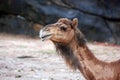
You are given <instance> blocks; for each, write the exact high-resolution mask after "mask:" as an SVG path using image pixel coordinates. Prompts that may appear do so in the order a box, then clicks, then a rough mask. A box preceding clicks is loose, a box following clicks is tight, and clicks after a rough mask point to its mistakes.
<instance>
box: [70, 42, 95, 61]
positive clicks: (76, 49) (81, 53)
mask: <svg viewBox="0 0 120 80" xmlns="http://www.w3.org/2000/svg"><path fill="white" fill-rule="evenodd" d="M70 47H71V49H72V51H73V53H74V55H76V56H77V57H78V58H79V59H80V60H97V58H96V57H95V56H94V54H93V53H92V52H91V51H90V50H89V48H88V47H87V45H86V43H84V44H82V45H79V43H77V42H75V41H73V42H71V43H70Z"/></svg>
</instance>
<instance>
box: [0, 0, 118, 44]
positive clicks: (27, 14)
mask: <svg viewBox="0 0 120 80" xmlns="http://www.w3.org/2000/svg"><path fill="white" fill-rule="evenodd" d="M119 14H120V1H119V0H114V1H113V0H4V1H3V0H1V1H0V31H1V32H9V33H10V32H11V33H17V34H21V33H22V34H26V33H27V34H28V35H31V33H32V34H34V35H33V36H35V35H37V34H38V31H39V29H40V28H37V29H38V30H37V32H35V31H36V30H33V29H34V28H33V27H34V26H32V25H34V23H35V24H36V23H37V24H41V25H46V24H50V23H54V22H56V21H57V20H58V19H59V18H61V17H66V18H69V19H73V18H75V17H77V18H78V19H79V28H80V29H81V30H82V32H83V33H84V34H85V36H86V38H87V39H88V41H100V42H109V43H115V44H120V15H119ZM11 15H12V16H14V18H13V17H9V16H11ZM16 18H17V19H16ZM11 19H12V20H11ZM23 19H24V20H23ZM21 22H22V24H21ZM3 24H4V26H3ZM10 25H11V26H10ZM18 25H19V28H18ZM35 29H36V28H35ZM28 30H29V31H28Z"/></svg>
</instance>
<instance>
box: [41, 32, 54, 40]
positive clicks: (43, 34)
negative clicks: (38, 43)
mask: <svg viewBox="0 0 120 80" xmlns="http://www.w3.org/2000/svg"><path fill="white" fill-rule="evenodd" d="M39 37H40V39H41V40H42V41H45V40H48V39H50V38H51V37H52V34H50V33H48V32H45V31H43V30H41V31H40V33H39Z"/></svg>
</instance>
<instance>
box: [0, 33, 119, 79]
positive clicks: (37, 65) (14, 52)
mask: <svg viewBox="0 0 120 80" xmlns="http://www.w3.org/2000/svg"><path fill="white" fill-rule="evenodd" d="M88 46H89V48H90V49H91V50H92V51H93V52H94V53H95V55H96V56H97V57H98V58H99V59H102V60H104V61H113V60H117V59H119V58H120V54H119V53H120V47H113V46H104V45H96V44H90V43H88ZM0 80H85V79H84V78H83V77H82V75H81V74H80V72H79V71H72V70H70V69H69V68H68V67H67V66H66V65H65V63H64V61H63V59H61V57H59V56H58V55H57V54H56V52H55V49H54V46H53V44H52V43H51V42H50V41H45V42H41V41H40V39H31V38H29V37H25V36H15V35H7V34H0Z"/></svg>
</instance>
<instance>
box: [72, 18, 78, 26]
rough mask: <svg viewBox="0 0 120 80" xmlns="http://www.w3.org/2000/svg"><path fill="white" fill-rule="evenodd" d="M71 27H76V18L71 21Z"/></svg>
mask: <svg viewBox="0 0 120 80" xmlns="http://www.w3.org/2000/svg"><path fill="white" fill-rule="evenodd" d="M72 26H73V27H77V26H78V19H77V18H74V19H73V21H72Z"/></svg>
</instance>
